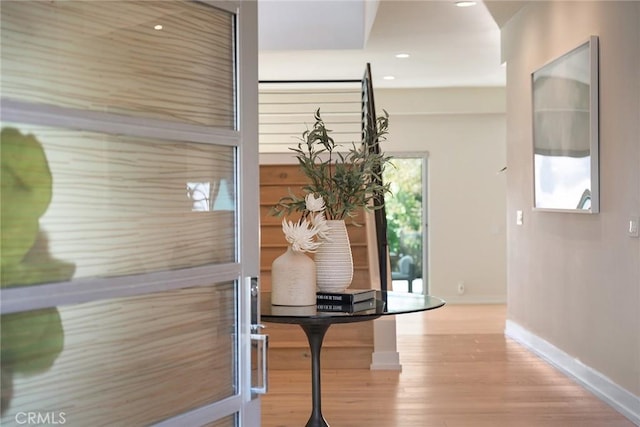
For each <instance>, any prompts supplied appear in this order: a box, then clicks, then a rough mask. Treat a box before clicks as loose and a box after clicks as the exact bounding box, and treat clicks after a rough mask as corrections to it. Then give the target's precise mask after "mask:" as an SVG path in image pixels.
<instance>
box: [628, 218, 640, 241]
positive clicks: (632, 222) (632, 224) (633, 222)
mask: <svg viewBox="0 0 640 427" xmlns="http://www.w3.org/2000/svg"><path fill="white" fill-rule="evenodd" d="M638 222H640V218H639V217H637V216H631V217H629V229H628V230H627V234H628V235H629V237H638Z"/></svg>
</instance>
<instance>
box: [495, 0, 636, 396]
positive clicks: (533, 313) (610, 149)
mask: <svg viewBox="0 0 640 427" xmlns="http://www.w3.org/2000/svg"><path fill="white" fill-rule="evenodd" d="M590 35H598V36H599V38H600V212H601V213H600V214H596V215H581V214H568V213H550V212H533V211H532V209H531V208H532V199H533V196H532V188H533V184H532V155H531V152H532V149H531V147H532V141H531V108H530V105H531V90H530V73H531V72H532V71H534V70H535V69H536V68H538V67H540V66H541V65H543V64H544V63H546V62H548V61H549V60H551V59H553V58H555V57H557V56H559V55H561V54H562V53H564V52H566V51H568V50H570V49H572V48H573V47H575V46H577V45H578V44H580V43H582V42H584V41H586V40H587V38H588V37H589V36H590ZM502 43H503V53H504V55H505V59H507V61H508V70H507V112H508V114H507V141H508V144H507V160H508V167H509V169H508V171H509V172H508V174H507V199H508V202H507V227H508V232H507V234H508V255H507V257H508V258H507V265H508V269H507V280H508V318H509V320H510V321H512V322H514V323H515V324H517V325H519V326H521V327H523V328H524V329H526V330H527V331H529V332H530V333H532V334H534V335H535V336H537V337H539V338H541V339H543V340H545V341H547V342H548V343H550V344H552V345H553V346H555V347H556V348H558V349H559V350H560V351H562V352H564V353H566V354H567V355H569V356H571V357H573V358H574V359H575V360H576V361H577V362H578V363H581V364H584V365H586V366H587V367H590V368H591V369H593V370H594V371H596V372H598V373H600V374H602V375H603V376H604V377H606V378H608V379H610V380H611V381H612V382H613V383H614V384H617V385H618V386H620V387H622V388H623V389H626V390H628V391H629V392H630V393H633V394H634V395H635V396H640V240H639V239H637V238H631V237H628V236H627V232H626V231H627V227H628V221H629V217H630V215H638V214H639V213H640V190H639V189H640V125H639V123H640V3H639V2H624V1H620V2H618V1H608V2H590V1H588V2H530V4H529V6H527V7H526V8H524V9H523V10H521V11H520V12H519V13H518V14H517V15H516V16H515V17H514V18H512V19H511V21H509V22H508V23H507V24H506V25H505V26H504V27H503V31H502ZM518 209H521V210H524V213H525V217H524V225H522V226H517V225H516V224H515V211H516V210H518Z"/></svg>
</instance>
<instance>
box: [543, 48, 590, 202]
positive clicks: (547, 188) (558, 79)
mask: <svg viewBox="0 0 640 427" xmlns="http://www.w3.org/2000/svg"><path fill="white" fill-rule="evenodd" d="M595 43H596V41H595V40H593V38H592V40H591V41H590V42H589V43H585V44H583V45H581V46H579V47H578V48H576V49H574V50H572V51H571V52H569V53H567V54H565V55H563V56H562V57H560V58H558V59H556V60H555V61H553V62H551V63H549V64H548V65H545V66H544V67H542V68H541V69H539V70H537V71H535V72H534V73H533V75H532V84H533V127H534V128H533V141H534V159H533V162H534V199H535V205H534V207H536V208H544V209H560V210H580V211H592V210H594V209H593V208H595V209H597V206H594V205H592V197H593V196H594V194H593V193H594V192H595V191H597V138H598V135H597V120H598V115H597V102H594V101H597V76H593V74H594V72H595V73H597V67H594V65H597V62H595V64H594V63H592V61H593V59H594V56H595V55H594V54H593V52H594V50H595V49H597V47H596V45H595ZM596 52H597V50H596ZM594 78H595V80H594ZM594 85H596V86H594ZM594 168H595V169H594Z"/></svg>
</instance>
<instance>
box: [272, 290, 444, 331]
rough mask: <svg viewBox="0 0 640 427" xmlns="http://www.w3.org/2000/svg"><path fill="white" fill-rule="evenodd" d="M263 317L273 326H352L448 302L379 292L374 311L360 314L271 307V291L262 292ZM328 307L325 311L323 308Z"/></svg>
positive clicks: (424, 296)
mask: <svg viewBox="0 0 640 427" xmlns="http://www.w3.org/2000/svg"><path fill="white" fill-rule="evenodd" d="M260 299H261V303H260V317H261V319H262V320H263V321H265V322H273V323H295V324H312V323H351V322H362V321H365V320H373V319H376V318H378V317H381V316H387V315H395V314H405V313H415V312H418V311H426V310H433V309H435V308H439V307H442V306H443V305H445V301H444V300H442V299H440V298H438V297H434V296H431V295H422V294H412V293H404V292H393V291H376V297H375V301H372V302H371V308H367V309H364V310H359V311H349V310H337V311H325V309H326V307H324V306H325V304H320V305H311V306H282V305H272V304H271V292H261V293H260ZM323 307H324V309H323Z"/></svg>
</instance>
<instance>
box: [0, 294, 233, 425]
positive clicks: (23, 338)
mask: <svg viewBox="0 0 640 427" xmlns="http://www.w3.org/2000/svg"><path fill="white" fill-rule="evenodd" d="M236 316H237V312H236V308H235V285H234V284H233V283H226V284H217V285H215V286H203V287H197V288H189V289H180V290H173V291H165V292H157V293H152V294H147V295H141V296H135V297H127V298H116V299H110V300H104V301H98V302H91V303H85V304H79V305H72V306H60V307H57V308H48V309H43V310H37V311H32V312H23V313H17V314H7V315H3V316H2V381H3V388H2V392H3V396H2V397H3V402H2V403H3V406H2V410H3V412H4V413H3V415H2V418H1V419H0V424H2V425H13V424H14V423H15V422H14V420H16V416H18V414H19V413H21V412H27V411H32V412H38V413H40V414H42V415H43V416H44V415H45V414H50V416H54V415H57V416H60V415H61V414H64V415H63V416H64V418H65V420H66V424H67V425H72V426H97V425H105V426H106V425H113V426H136V425H149V424H152V423H154V422H158V421H161V420H163V419H166V418H168V417H171V416H174V415H177V414H180V413H183V412H186V411H188V410H190V409H194V408H197V407H199V406H203V405H206V404H209V403H212V402H216V401H218V400H221V399H224V398H226V397H230V396H233V395H234V394H235V391H236V387H237V384H236V379H235V378H234V372H236V371H237V369H238V368H237V367H236V360H237V354H236V353H235V349H236V348H237V341H236V340H237V337H238V333H237V330H236V318H237V317H236ZM63 330H64V334H63ZM221 425H229V424H224V423H223V424H221ZM231 425H232V424H231Z"/></svg>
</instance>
